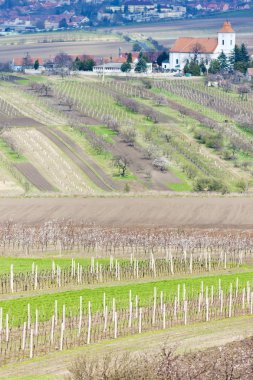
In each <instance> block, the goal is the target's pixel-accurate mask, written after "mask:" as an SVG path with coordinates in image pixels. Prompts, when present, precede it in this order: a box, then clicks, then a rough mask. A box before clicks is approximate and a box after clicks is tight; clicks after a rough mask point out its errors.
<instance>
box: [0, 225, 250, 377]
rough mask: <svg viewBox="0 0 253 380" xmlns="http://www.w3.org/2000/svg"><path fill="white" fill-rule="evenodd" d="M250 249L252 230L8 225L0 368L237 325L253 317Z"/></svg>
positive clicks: (3, 243)
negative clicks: (157, 335)
mask: <svg viewBox="0 0 253 380" xmlns="http://www.w3.org/2000/svg"><path fill="white" fill-rule="evenodd" d="M252 251H253V235H252V231H250V230H242V231H240V230H231V231H230V233H229V234H228V233H227V231H222V230H216V229H213V230H208V229H206V230H199V229H192V230H189V229H188V230H178V229H168V228H159V227H150V228H143V227H139V228H117V227H114V228H105V227H99V226H95V225H89V224H84V223H82V224H80V223H74V222H72V221H68V222H67V221H58V222H57V221H48V222H46V223H44V224H42V223H38V224H33V225H29V224H27V225H25V224H15V223H11V222H6V223H3V224H1V225H0V252H1V255H2V258H1V268H0V292H1V300H0V337H1V339H0V347H1V359H0V367H2V366H3V369H4V370H6V368H10V367H9V366H10V365H11V364H12V363H15V362H20V363H22V362H23V361H27V360H28V359H29V360H33V359H35V358H41V359H40V360H43V357H44V356H45V355H49V354H53V353H56V352H58V351H62V352H64V351H66V350H72V349H76V348H81V347H87V346H94V347H96V344H97V343H99V342H103V341H108V340H114V341H117V340H118V339H119V338H123V337H126V338H127V337H130V336H132V337H133V338H134V337H135V336H140V335H141V334H144V333H145V334H151V333H153V332H154V331H166V332H169V331H173V330H174V329H176V328H178V327H179V326H182V327H183V326H184V327H187V326H191V325H194V326H195V325H200V324H202V323H212V322H213V321H219V320H223V319H229V320H231V331H232V330H233V321H236V320H237V319H238V318H239V319H240V318H242V317H243V316H244V317H250V316H252V315H253V270H252ZM6 366H7V367H6ZM0 376H1V368H0Z"/></svg>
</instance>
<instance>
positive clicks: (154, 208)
mask: <svg viewBox="0 0 253 380" xmlns="http://www.w3.org/2000/svg"><path fill="white" fill-rule="evenodd" d="M62 218H71V219H73V220H74V221H84V222H94V223H96V224H98V225H102V226H110V227H112V226H126V227H127V226H132V227H133V226H166V227H203V228H204V227H205V228H207V227H221V228H222V227H224V228H232V227H236V228H242V229H243V228H252V227H253V198H252V197H250V196H249V197H243V196H241V197H240V196H237V197H236V196H234V197H233V196H220V197H218V196H217V197H216V196H202V197H201V196H198V197H194V196H181V197H175V196H167V197H166V196H164V197H161V196H160V197H158V196H157V197H155V195H154V196H153V197H152V198H151V197H149V196H147V197H142V198H138V197H133V198H132V197H130V196H126V197H123V196H122V197H107V198H74V199H69V198H49V199H42V198H39V199H38V198H36V199H21V198H20V199H10V198H8V199H6V198H5V199H4V198H2V199H0V222H3V221H6V220H13V221H14V222H18V223H36V222H42V221H47V220H49V219H62Z"/></svg>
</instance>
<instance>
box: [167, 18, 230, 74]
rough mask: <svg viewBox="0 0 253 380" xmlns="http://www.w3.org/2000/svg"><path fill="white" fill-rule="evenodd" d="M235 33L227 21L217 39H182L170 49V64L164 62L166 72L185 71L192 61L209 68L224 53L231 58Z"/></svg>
mask: <svg viewBox="0 0 253 380" xmlns="http://www.w3.org/2000/svg"><path fill="white" fill-rule="evenodd" d="M235 37H236V35H235V31H234V29H233V28H232V26H231V24H230V22H229V21H225V22H224V24H223V27H222V28H221V29H220V30H219V32H218V36H217V37H200V38H196V37H180V38H178V39H177V40H176V41H175V43H174V44H173V46H172V48H171V49H170V58H169V62H168V61H166V62H163V63H162V68H163V69H165V70H168V69H170V70H171V69H176V70H183V68H184V66H185V65H186V64H187V63H188V62H190V61H191V60H192V59H196V60H197V61H198V62H199V63H200V62H201V61H203V62H204V63H205V65H206V66H207V67H208V66H209V65H210V62H211V61H212V60H214V59H217V58H218V57H219V55H220V54H221V53H222V52H224V53H225V54H226V55H227V56H229V55H230V54H231V53H232V51H233V50H234V47H235Z"/></svg>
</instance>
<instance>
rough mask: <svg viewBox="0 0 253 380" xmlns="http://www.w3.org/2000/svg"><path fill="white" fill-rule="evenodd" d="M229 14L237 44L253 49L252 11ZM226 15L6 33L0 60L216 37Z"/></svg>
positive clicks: (99, 53) (110, 50)
mask: <svg viewBox="0 0 253 380" xmlns="http://www.w3.org/2000/svg"><path fill="white" fill-rule="evenodd" d="M226 17H229V20H230V21H231V22H232V24H233V26H234V27H235V29H236V30H237V39H238V43H241V42H245V43H246V44H247V46H248V48H249V50H250V51H251V52H253V34H252V28H251V27H250V25H251V21H252V10H245V11H241V12H240V11H237V12H236V13H233V12H231V13H229V14H228V13H226ZM221 19H223V20H224V14H223V13H222V14H221V15H217V14H216V15H215V17H209V18H198V19H197V21H196V20H190V19H186V20H171V21H169V22H161V23H155V24H150V23H148V25H147V24H145V25H143V24H142V25H140V24H138V23H137V24H132V25H129V26H120V27H113V28H111V29H109V30H108V28H100V29H98V30H96V31H72V32H71V31H68V32H63V31H59V32H49V33H36V34H29V35H26V34H24V35H22V36H20V35H16V36H5V37H4V38H1V40H0V46H1V51H0V62H6V61H8V60H12V59H13V57H15V56H25V54H26V53H27V51H29V53H30V54H31V56H36V55H39V56H40V57H43V58H48V57H50V56H51V55H55V54H56V53H59V52H62V51H64V52H66V53H68V54H70V55H80V54H86V55H95V56H99V57H100V56H103V55H106V56H114V57H116V56H117V55H118V51H119V48H121V49H122V51H123V52H128V51H131V49H132V45H133V42H134V41H140V42H143V43H146V42H147V39H148V38H149V37H150V36H152V38H153V39H155V40H156V41H158V42H159V43H161V44H163V45H164V46H165V47H166V48H169V47H171V46H172V44H173V42H174V41H175V36H178V37H179V36H185V35H188V36H191V35H192V36H200V35H201V36H215V35H216V33H217V30H219V28H220V24H221Z"/></svg>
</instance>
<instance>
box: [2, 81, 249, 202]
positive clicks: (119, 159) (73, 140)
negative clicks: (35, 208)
mask: <svg viewBox="0 0 253 380" xmlns="http://www.w3.org/2000/svg"><path fill="white" fill-rule="evenodd" d="M14 79H15V80H14V81H8V80H7V81H4V80H3V81H2V82H1V92H0V112H1V114H2V115H3V119H2V123H3V124H2V130H1V141H2V143H1V144H2V145H1V157H2V161H4V163H5V164H4V165H5V166H6V169H7V171H8V172H9V174H10V175H11V176H13V177H15V180H16V181H17V183H18V184H19V186H21V187H22V188H23V192H24V193H26V194H28V195H33V194H35V193H36V194H41V195H42V194H46V193H48V194H49V195H52V193H55V194H64V195H82V194H87V195H88V194H103V193H104V194H108V193H112V192H113V193H115V194H118V193H134V194H140V193H142V194H144V193H145V194H149V193H152V194H153V193H154V192H155V193H157V194H158V193H159V192H165V193H166V192H173V191H176V192H184V193H185V192H189V191H195V192H196V191H205V190H211V191H217V192H219V193H222V194H226V193H231V192H232V193H242V192H245V191H248V192H250V191H251V189H252V186H253V182H252V179H251V177H252V175H251V174H252V165H253V140H252V131H251V127H250V125H251V123H252V121H253V114H252V107H251V105H252V102H253V98H252V94H251V93H250V94H249V95H248V97H247V100H246V101H245V100H244V99H242V98H241V97H240V96H239V95H238V92H237V91H238V85H234V86H233V87H232V90H231V92H225V91H224V90H222V89H221V88H210V87H207V86H206V85H205V83H204V80H203V79H197V80H196V79H190V80H184V79H181V78H180V79H176V78H173V79H165V80H159V79H149V80H145V79H142V78H140V79H138V78H122V79H120V78H106V79H105V80H104V81H103V80H102V79H101V78H99V77H89V76H88V77H85V76H78V75H77V76H71V77H64V78H60V77H57V76H52V77H50V76H49V77H43V76H42V77H37V78H30V77H25V76H22V75H21V76H19V77H16V78H14ZM206 180H207V184H206V185H204V183H205V182H203V181H206ZM13 181H14V178H13ZM18 191H19V190H18V189H17V193H18ZM6 195H7V191H6ZM10 195H12V193H10Z"/></svg>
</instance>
